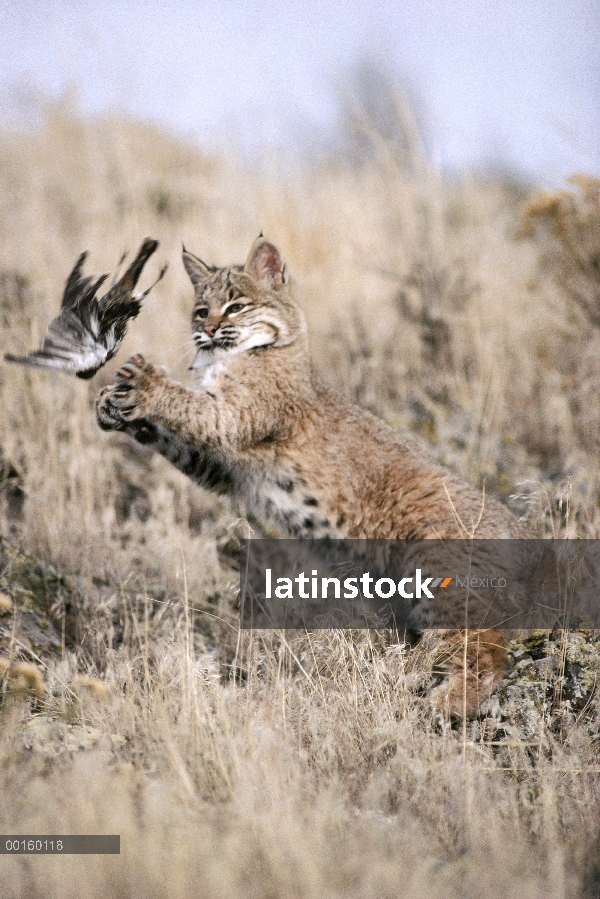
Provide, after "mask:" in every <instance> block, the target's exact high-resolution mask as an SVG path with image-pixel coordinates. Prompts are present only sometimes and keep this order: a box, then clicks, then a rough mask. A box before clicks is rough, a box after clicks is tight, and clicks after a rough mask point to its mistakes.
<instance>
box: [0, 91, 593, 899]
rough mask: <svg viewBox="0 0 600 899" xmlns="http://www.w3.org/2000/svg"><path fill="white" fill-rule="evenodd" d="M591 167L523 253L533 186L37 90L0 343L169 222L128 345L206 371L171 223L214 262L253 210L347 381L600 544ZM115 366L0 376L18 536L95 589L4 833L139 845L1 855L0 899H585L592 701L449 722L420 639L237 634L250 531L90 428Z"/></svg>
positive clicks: (3, 135)
mask: <svg viewBox="0 0 600 899" xmlns="http://www.w3.org/2000/svg"><path fill="white" fill-rule="evenodd" d="M363 132H364V129H363ZM363 138H364V133H363ZM348 158H349V159H350V158H352V157H348ZM592 184H593V182H591V181H583V180H580V181H579V182H578V184H577V185H576V186H575V189H574V190H572V191H569V192H566V193H564V194H561V195H560V198H558V199H557V198H554V199H552V198H549V197H546V199H545V200H544V201H543V202H542V201H540V200H537V201H535V202H534V203H532V204H530V206H529V213H528V221H529V222H532V223H534V224H536V227H535V228H534V236H535V238H536V239H535V240H531V239H530V240H522V241H517V240H515V239H514V238H515V236H516V234H517V231H518V228H519V223H520V218H519V217H520V209H521V206H522V203H523V202H524V200H525V199H526V195H525V192H524V191H523V190H522V189H520V188H519V187H518V186H515V185H509V184H506V183H500V182H483V181H478V180H473V179H469V178H464V179H463V180H461V181H460V182H453V183H447V182H444V181H442V180H440V179H439V178H438V177H437V176H436V175H435V174H434V173H432V172H431V171H429V169H428V168H427V166H426V165H425V163H424V162H423V161H422V160H421V161H420V162H419V164H418V165H415V164H414V160H412V163H411V165H410V166H407V165H406V160H405V159H404V156H403V155H402V154H397V153H395V151H394V147H393V145H391V144H390V143H389V142H385V141H382V140H379V141H374V142H373V145H372V147H371V152H370V153H369V155H368V160H367V161H365V162H364V164H362V165H361V164H357V163H356V160H355V159H354V162H352V163H350V162H346V161H344V159H343V158H342V157H340V158H339V159H338V160H337V161H332V160H327V159H322V160H319V161H318V162H317V163H315V164H314V165H313V166H312V167H309V166H305V167H304V168H296V169H295V170H293V171H290V170H288V169H286V167H285V165H284V164H283V163H280V164H278V163H277V161H276V160H273V159H272V158H269V157H268V156H266V157H265V160H264V161H263V163H262V164H261V165H260V166H258V167H257V168H255V169H249V168H248V167H247V166H245V165H244V164H242V163H241V162H239V161H238V160H237V159H236V157H235V153H234V152H233V151H229V152H227V153H223V152H215V153H213V154H209V153H203V152H201V151H200V150H198V149H195V148H194V147H191V146H188V145H186V144H185V143H182V142H180V141H178V140H176V139H175V138H173V137H172V136H170V135H168V134H165V133H163V132H160V131H159V130H158V129H156V128H153V127H150V126H147V125H144V124H141V123H137V122H131V121H126V120H121V119H118V118H111V119H104V120H101V121H86V120H83V119H82V118H80V117H79V116H78V115H77V114H76V113H74V112H73V111H72V110H69V109H68V108H65V107H64V106H60V105H58V106H56V105H55V106H52V105H49V106H47V107H46V108H45V110H44V111H43V118H42V121H41V123H40V125H39V127H37V128H36V129H35V130H34V131H32V132H31V133H28V134H26V135H25V134H23V133H17V132H14V133H10V132H9V131H7V130H6V129H5V130H4V131H2V132H0V324H1V329H0V351H1V352H2V353H4V352H5V351H8V350H10V351H13V352H21V351H25V350H28V349H30V348H31V347H32V346H33V345H35V344H36V343H37V341H38V340H39V338H40V336H41V335H42V334H43V332H44V329H45V327H46V325H47V323H48V321H49V319H50V318H51V317H52V316H53V315H54V314H55V311H56V308H57V304H58V300H59V297H60V294H61V291H62V286H63V283H64V279H65V276H66V274H67V273H68V272H69V270H70V268H71V266H72V265H73V263H74V261H75V259H76V257H77V255H78V254H79V253H80V252H81V250H83V249H86V248H89V249H90V250H91V256H90V260H89V265H90V266H91V267H92V268H95V269H97V270H109V269H112V268H114V266H115V264H116V261H117V260H118V258H119V256H120V254H121V252H122V251H123V249H124V248H126V247H129V248H130V249H134V248H135V247H136V246H138V245H139V243H140V241H141V239H142V238H143V237H145V236H146V235H150V236H153V237H156V238H158V239H159V240H160V241H161V247H160V249H159V251H158V253H157V254H156V262H155V263H154V260H153V263H154V265H155V266H159V265H160V264H161V263H162V261H163V260H165V259H169V260H170V262H171V268H170V270H169V272H168V274H167V276H166V277H165V279H164V280H163V281H162V282H161V283H160V284H159V285H158V287H157V288H156V289H155V291H154V292H153V293H152V294H151V296H150V297H149V299H148V301H147V303H146V306H145V308H144V310H143V312H142V314H141V316H140V318H139V319H138V320H137V321H136V322H135V323H134V324H133V326H132V327H131V329H130V335H129V337H128V339H127V346H126V347H124V348H123V350H122V351H121V354H120V356H119V359H121V360H122V359H123V358H125V357H126V355H127V352H128V351H133V350H140V351H141V352H143V353H145V354H146V355H148V356H149V357H150V358H152V359H153V360H155V361H157V362H159V363H161V364H165V365H167V366H168V367H169V368H170V369H171V370H172V371H173V372H174V373H175V374H176V375H177V376H179V377H181V378H182V379H184V378H186V377H187V375H186V373H185V364H186V361H187V358H188V352H189V335H188V331H189V329H188V322H187V316H188V310H189V306H190V301H191V289H190V286H189V284H188V283H187V279H186V276H185V274H184V271H183V267H182V266H181V265H180V264H179V262H178V255H179V252H180V246H181V242H182V241H183V242H185V244H186V246H188V247H189V248H190V249H191V250H193V251H194V252H197V253H198V254H199V255H201V256H202V257H203V258H205V259H206V260H207V261H210V262H215V263H221V264H224V263H227V262H233V261H241V260H243V259H244V257H245V255H246V252H247V249H248V248H249V246H250V244H251V242H252V240H253V239H254V238H255V237H256V235H257V234H258V232H259V231H260V230H261V229H262V230H263V231H264V232H265V234H266V235H268V236H269V237H270V238H271V239H273V240H275V241H276V242H277V243H278V244H279V245H280V246H281V248H282V250H283V252H284V255H285V257H286V259H287V261H288V263H289V267H290V270H291V272H292V273H293V275H295V277H296V280H297V287H298V290H299V293H300V295H301V297H302V302H303V305H304V308H305V309H306V313H307V316H308V320H309V326H310V332H311V341H312V348H313V356H314V360H315V363H316V365H317V367H318V368H319V370H320V371H321V372H322V374H323V376H324V377H325V378H326V379H328V380H329V381H330V382H331V383H333V384H334V385H336V386H337V387H338V388H340V389H341V390H342V391H343V392H344V393H346V394H347V395H349V396H351V397H352V398H354V399H355V400H356V401H358V402H360V403H361V404H362V405H364V406H366V407H368V408H370V409H372V410H373V411H375V412H376V413H377V414H379V415H381V416H382V417H384V418H386V419H387V420H388V421H389V422H390V423H391V424H392V425H393V426H396V427H399V428H406V429H410V430H412V431H414V432H416V433H420V434H422V435H423V436H425V437H426V438H427V439H428V440H429V441H430V443H431V445H432V446H433V451H434V452H435V453H436V454H437V455H438V457H439V458H440V459H441V460H442V461H444V462H446V463H447V464H450V465H452V466H454V467H455V468H457V469H458V470H460V471H462V472H463V473H464V474H465V475H466V476H467V477H468V478H470V479H471V480H472V481H473V482H475V483H481V482H482V480H483V479H484V478H485V480H486V489H487V491H488V492H494V493H497V494H498V495H500V496H501V497H502V498H504V499H505V500H508V499H509V498H510V497H512V499H510V502H511V503H512V504H513V505H514V507H515V508H516V509H517V510H518V511H519V513H520V514H527V515H528V516H529V518H530V520H531V521H532V523H533V524H534V525H535V526H536V527H537V528H538V530H539V532H540V533H541V534H555V535H559V534H560V535H566V534H577V535H580V536H589V537H598V536H599V535H600V518H599V503H598V499H599V487H600V483H599V479H598V462H597V459H598V434H600V419H599V417H598V416H599V415H600V412H599V411H598V410H599V409H600V403H599V402H597V400H598V399H600V397H598V396H597V394H598V393H599V392H600V368H598V362H597V358H598V356H599V354H598V353H596V347H598V346H599V345H600V344H599V341H600V336H599V335H598V322H597V320H596V319H595V318H594V315H597V314H598V313H597V309H598V308H600V305H598V306H595V305H594V304H593V303H592V301H591V300H590V297H594V296H595V297H596V298H597V297H598V293H597V291H598V263H597V253H598V249H597V247H598V243H597V240H598V238H597V235H598V222H599V219H600V212H599V210H598V203H597V198H596V201H594V199H593V196H592V194H591V193H590V191H592V188H591V187H590V185H592ZM592 192H593V191H592ZM590 197H591V199H590ZM536 204H537V205H536ZM584 214H585V217H586V218H585V221H586V223H587V224H585V227H584V225H582V226H581V228H579V224H578V221H579V218H582V217H584ZM544 221H545V222H547V225H548V227H546V228H545V229H544V228H542V227H537V224H538V223H540V224H542V223H543V222H544ZM585 229H587V230H585ZM584 230H585V236H581V235H582V233H583V231H584ZM594 240H595V243H594ZM557 247H558V249H556V248H557ZM540 250H541V251H540ZM550 252H553V258H554V264H553V266H552V267H548V265H547V264H546V263H545V262H544V260H545V258H546V257H547V255H548V253H550ZM594 253H595V254H596V255H595V256H594ZM594 260H595V261H594ZM151 275H152V272H150V273H148V275H147V277H148V278H149V277H150V276H151ZM586 279H587V280H586ZM594 279H596V280H594ZM582 283H584V285H585V288H583V287H582V286H581V284H582ZM590 283H592V285H593V284H595V287H590ZM593 289H595V290H596V294H594V293H593ZM590 291H591V292H590ZM581 297H585V299H583V300H582V299H581ZM594 302H595V301H594ZM586 303H587V305H586ZM113 370H114V368H113ZM110 376H111V370H107V371H106V372H103V373H102V374H101V375H100V376H98V377H97V378H96V379H95V381H94V382H93V384H92V385H88V384H87V383H80V382H77V381H76V380H75V379H70V378H68V377H63V376H52V375H49V374H45V373H43V372H39V371H28V370H24V369H20V368H17V367H9V366H6V365H1V366H0V392H1V396H2V399H1V401H0V451H1V455H0V480H1V482H2V485H1V487H0V490H1V493H0V496H1V497H2V513H1V529H0V532H1V533H3V534H4V535H9V536H10V537H11V539H12V541H13V542H15V543H18V544H20V545H21V546H23V547H24V548H25V549H27V550H28V551H30V552H34V553H36V554H37V555H38V556H40V557H41V558H43V559H46V560H47V561H50V562H52V563H53V564H54V565H55V566H57V568H58V569H59V570H61V571H62V572H64V573H66V574H67V575H69V576H70V577H71V578H72V580H73V581H74V583H75V584H76V585H77V596H78V597H79V599H78V601H77V603H76V604H75V607H74V608H73V609H72V610H71V612H70V616H71V619H70V620H71V623H72V625H73V628H74V630H73V635H74V636H73V638H72V641H71V646H72V647H73V652H71V653H69V652H65V654H64V655H63V657H62V658H61V659H54V660H52V659H43V660H42V663H43V664H44V665H45V666H46V667H45V670H44V681H45V685H46V687H45V698H44V699H43V700H42V701H40V700H35V701H34V700H32V701H30V702H24V701H23V700H22V699H19V697H18V696H16V695H12V694H7V697H6V700H5V703H4V705H3V707H2V709H1V710H0V715H1V729H0V778H1V789H0V818H1V820H2V822H3V824H2V830H3V831H4V832H5V833H6V832H10V831H12V830H14V831H16V832H20V833H26V832H34V833H35V832H37V833H49V832H52V831H55V832H62V833H69V832H70V833H73V832H75V833H77V832H90V833H91V832H106V833H120V834H121V841H122V842H121V845H122V854H121V856H120V857H91V856H88V857H86V856H83V857H76V856H73V857H70V858H62V859H56V858H44V859H24V858H16V857H12V858H11V857H7V856H2V861H1V862H0V867H1V872H2V873H1V882H2V890H1V892H2V895H3V896H6V897H12V896H27V897H28V899H35V897H38V896H39V897H48V896H56V897H61V899H62V897H65V899H66V897H80V896H86V897H92V896H103V897H125V896H144V897H153V896H157V897H158V896H166V895H168V896H169V897H188V896H195V897H200V896H210V897H220V896H223V897H228V899H229V897H237V896H239V897H253V896H256V897H295V896H297V897H303V899H304V897H306V899H309V897H319V899H324V897H370V896H372V897H377V899H382V897H386V896H390V897H391V896H394V897H395V896H398V895H402V896H406V897H419V899H420V897H425V896H426V897H428V899H430V897H436V896H439V897H444V899H450V897H454V896H456V897H459V896H460V897H467V896H477V897H490V899H498V897H504V896H506V897H512V896H515V895H519V897H521V899H528V897H545V899H548V897H556V899H559V897H566V896H578V895H586V896H590V897H592V896H597V895H598V886H597V881H598V873H599V871H600V861H599V857H598V847H597V841H598V836H597V835H598V833H599V829H600V815H599V812H598V808H599V805H598V799H599V792H600V791H599V783H598V773H597V772H598V767H599V763H600V759H599V758H598V749H597V724H596V721H597V715H596V708H595V703H596V700H595V699H594V700H593V702H592V704H591V706H590V708H589V709H588V710H587V714H586V715H585V716H584V715H581V716H579V717H577V716H572V718H571V719H570V721H569V723H568V727H567V728H565V727H563V728H562V729H557V728H556V727H554V725H553V722H552V721H551V720H547V721H542V728H541V731H540V734H541V735H538V736H536V738H535V740H533V741H530V742H527V741H526V740H523V739H521V738H519V737H518V736H515V737H514V738H511V739H509V740H508V744H509V745H507V740H504V745H503V747H501V748H499V747H498V746H495V745H494V743H493V741H492V742H490V741H489V739H486V735H485V728H484V727H479V726H478V727H475V726H473V727H472V728H470V730H469V731H468V733H467V735H466V736H467V739H464V738H463V739H458V738H457V735H456V734H455V732H454V731H453V730H452V729H451V727H450V726H449V724H448V723H447V722H443V721H436V720H434V719H433V718H432V715H431V712H430V710H429V706H428V704H427V700H426V696H425V695H424V690H425V689H426V687H427V686H428V685H429V683H430V672H431V652H430V650H429V649H428V647H427V646H426V645H424V644H423V645H421V646H420V647H419V648H418V649H417V650H413V651H409V650H408V649H407V648H406V647H404V646H403V645H402V644H400V643H397V642H393V641H392V642H386V641H384V640H383V638H376V637H375V636H373V635H371V636H369V635H368V634H363V635H360V636H356V635H349V634H329V635H321V636H319V637H310V638H309V637H304V638H298V639H296V640H294V641H292V642H286V641H285V640H284V639H283V638H282V637H281V636H278V637H275V636H272V635H271V636H265V635H260V634H258V635H253V636H249V635H246V636H244V637H243V638H242V637H240V636H239V635H238V634H237V631H236V628H235V610H234V609H233V607H232V596H233V593H234V589H235V581H236V574H235V570H234V568H233V567H232V565H231V554H232V550H233V549H234V547H235V540H236V536H238V535H239V534H240V533H244V530H245V529H246V528H247V524H245V523H244V522H242V521H239V520H238V519H237V515H236V511H235V509H234V508H232V507H231V505H230V504H229V502H227V501H225V500H220V499H215V498H214V497H212V496H210V495H209V494H206V493H203V492H202V491H200V490H199V489H197V488H195V487H194V486H193V485H191V484H189V483H188V482H187V481H186V480H185V479H184V478H183V477H182V476H180V475H179V474H178V473H177V472H175V471H174V470H172V469H170V468H169V467H168V465H167V464H166V463H164V462H163V460H161V459H158V458H154V457H152V456H151V455H149V454H148V453H147V452H146V451H145V450H144V449H143V448H138V447H134V446H133V445H132V444H131V443H130V442H128V441H127V439H125V438H123V437H120V436H109V435H105V434H102V433H100V432H99V430H98V429H97V427H96V425H95V422H94V416H93V412H92V400H93V396H94V394H95V392H96V391H97V389H98V385H99V382H102V381H103V380H104V379H108V378H110ZM31 661H32V660H31V659H28V658H23V659H21V662H31ZM22 671H25V669H22ZM230 671H233V673H234V674H235V675H236V677H235V678H229V677H228V674H229V672H230ZM5 680H6V678H5ZM98 680H100V681H101V682H102V684H104V685H105V687H103V688H98V687H97V682H98ZM95 685H96V686H95ZM38 687H39V684H38Z"/></svg>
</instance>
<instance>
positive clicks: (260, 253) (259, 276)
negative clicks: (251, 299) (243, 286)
mask: <svg viewBox="0 0 600 899" xmlns="http://www.w3.org/2000/svg"><path fill="white" fill-rule="evenodd" d="M244 271H245V272H246V273H247V274H249V275H251V276H252V277H253V278H254V279H255V281H258V283H259V284H261V285H262V286H263V287H275V288H277V287H281V286H282V285H283V284H286V283H287V280H288V279H287V271H286V267H285V263H284V261H283V259H282V258H281V253H280V252H279V250H278V249H277V247H276V246H274V244H272V243H270V242H269V241H268V240H265V238H264V237H263V236H262V234H261V236H260V237H258V238H257V239H256V240H255V241H254V243H253V244H252V248H251V250H250V252H249V253H248V258H247V259H246V264H245V266H244Z"/></svg>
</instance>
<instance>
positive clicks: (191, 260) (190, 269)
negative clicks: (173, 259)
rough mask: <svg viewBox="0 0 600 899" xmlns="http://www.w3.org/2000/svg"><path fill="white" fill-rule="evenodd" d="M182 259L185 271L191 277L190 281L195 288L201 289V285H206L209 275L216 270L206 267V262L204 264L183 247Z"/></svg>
mask: <svg viewBox="0 0 600 899" xmlns="http://www.w3.org/2000/svg"><path fill="white" fill-rule="evenodd" d="M181 258H182V259H183V264H184V266H185V270H186V272H187V273H188V275H189V276H190V281H191V282H192V284H193V285H194V287H199V286H200V285H201V284H204V282H205V281H206V280H207V278H208V277H209V275H210V274H211V273H212V272H214V268H211V267H210V266H209V265H206V263H205V262H202V260H201V259H198V257H197V256H194V255H193V253H189V252H188V251H187V250H186V248H185V247H183V252H182V254H181Z"/></svg>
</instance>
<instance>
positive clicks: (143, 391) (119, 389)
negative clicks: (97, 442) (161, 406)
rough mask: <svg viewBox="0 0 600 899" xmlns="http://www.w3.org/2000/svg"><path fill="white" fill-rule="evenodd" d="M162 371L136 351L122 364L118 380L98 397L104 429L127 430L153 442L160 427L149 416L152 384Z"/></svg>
mask: <svg viewBox="0 0 600 899" xmlns="http://www.w3.org/2000/svg"><path fill="white" fill-rule="evenodd" d="M160 377H161V372H160V371H157V370H156V369H155V368H154V366H153V365H151V364H150V363H149V362H146V361H145V360H144V358H143V356H140V355H139V354H136V355H135V356H132V357H131V359H129V360H128V361H127V362H126V363H125V365H123V366H121V368H120V369H119V371H118V372H117V374H116V377H115V380H114V382H113V383H112V384H109V386H108V387H104V388H103V389H102V390H101V391H100V393H99V394H98V397H97V399H96V418H97V420H98V424H99V425H100V427H101V428H102V430H104V431H127V432H128V433H130V434H131V435H132V436H133V437H135V439H136V440H139V442H140V443H151V442H152V441H153V439H154V438H155V436H156V428H155V427H154V425H153V424H152V423H151V422H150V421H149V420H148V419H147V418H146V417H145V416H146V415H147V414H148V410H149V400H150V394H151V392H152V385H153V384H154V383H155V382H156V381H157V380H160Z"/></svg>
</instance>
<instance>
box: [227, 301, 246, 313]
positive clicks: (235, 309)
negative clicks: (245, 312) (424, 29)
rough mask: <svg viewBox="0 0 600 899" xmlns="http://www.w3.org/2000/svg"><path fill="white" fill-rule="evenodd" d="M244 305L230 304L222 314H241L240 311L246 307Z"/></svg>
mask: <svg viewBox="0 0 600 899" xmlns="http://www.w3.org/2000/svg"><path fill="white" fill-rule="evenodd" d="M246 305H247V304H246V303H232V305H231V306H228V307H227V309H225V312H224V313H223V314H224V315H231V313H234V314H235V313H236V312H241V311H242V309H244V308H245V307H246Z"/></svg>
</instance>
